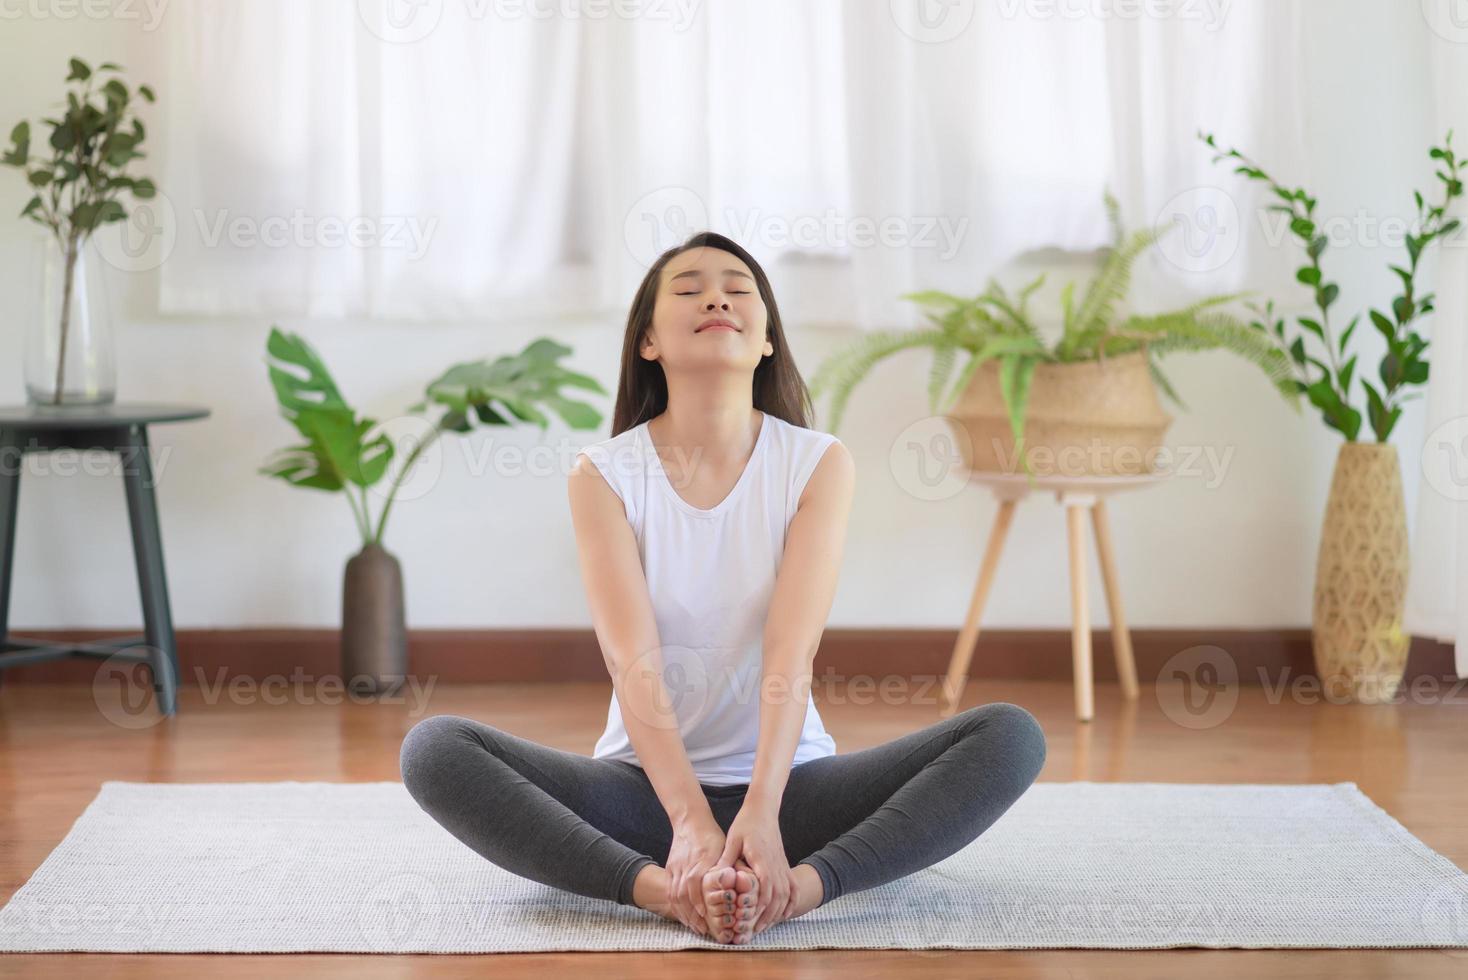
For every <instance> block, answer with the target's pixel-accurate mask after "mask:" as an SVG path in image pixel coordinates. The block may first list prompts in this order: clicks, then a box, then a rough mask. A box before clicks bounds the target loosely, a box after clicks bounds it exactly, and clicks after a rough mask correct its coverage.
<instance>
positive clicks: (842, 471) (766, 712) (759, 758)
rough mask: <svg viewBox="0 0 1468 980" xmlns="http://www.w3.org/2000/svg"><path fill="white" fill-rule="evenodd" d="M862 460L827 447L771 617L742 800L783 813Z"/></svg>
mask: <svg viewBox="0 0 1468 980" xmlns="http://www.w3.org/2000/svg"><path fill="white" fill-rule="evenodd" d="M855 485H856V466H855V464H854V462H853V461H852V458H851V453H850V452H849V451H848V450H847V448H846V446H845V445H843V444H842V443H839V442H834V443H832V444H831V445H830V446H828V447H826V451H825V453H824V454H823V455H822V456H821V461H820V462H819V463H818V464H817V465H816V468H815V472H814V473H812V474H811V478H810V480H809V481H808V482H807V483H806V485H805V490H804V492H803V493H802V494H801V495H800V500H799V502H798V503H797V505H796V512H795V517H794V518H792V519H791V521H790V531H789V533H788V534H787V536H786V539H785V553H784V556H783V557H782V558H781V559H780V570H779V572H778V574H777V576H776V578H775V589H774V595H773V596H772V597H771V599H770V608H769V612H768V614H767V617H766V619H765V630H764V661H763V677H762V680H761V685H760V704H759V742H758V746H757V748H756V749H755V760H754V774H753V777H752V778H751V780H750V785H749V790H748V792H747V793H746V795H745V803H744V805H745V806H747V807H752V808H754V809H756V810H760V809H763V810H764V811H766V812H768V813H778V812H779V809H780V798H781V797H782V796H783V795H784V793H785V783H786V780H787V779H788V778H789V776H790V767H791V764H792V763H793V761H794V759H795V750H796V748H797V747H798V746H799V745H800V732H801V729H802V728H803V727H804V724H805V713H806V699H807V695H808V692H809V691H810V685H811V672H812V664H813V662H814V661H815V656H816V647H817V646H819V645H820V642H821V633H822V632H823V631H824V630H825V627H826V616H827V615H829V614H830V612H831V602H832V600H833V599H834V598H835V595H836V579H837V576H838V574H839V572H840V568H841V552H842V549H843V546H844V543H845V539H846V522H847V519H848V518H849V517H850V515H851V500H852V496H853V494H854V492H855Z"/></svg>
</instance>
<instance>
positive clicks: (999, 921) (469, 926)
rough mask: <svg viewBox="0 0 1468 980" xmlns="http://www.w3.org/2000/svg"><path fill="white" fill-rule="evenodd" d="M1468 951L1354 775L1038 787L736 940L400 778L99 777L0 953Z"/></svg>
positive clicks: (1439, 864) (1456, 874)
mask: <svg viewBox="0 0 1468 980" xmlns="http://www.w3.org/2000/svg"><path fill="white" fill-rule="evenodd" d="M1176 946H1207V947H1248V948H1254V947H1406V946H1468V875H1464V873H1463V872H1462V871H1460V870H1458V868H1456V867H1455V866H1454V865H1453V864H1452V863H1451V862H1449V861H1448V860H1447V859H1446V858H1443V857H1442V856H1440V855H1438V854H1436V853H1434V852H1433V851H1431V850H1430V849H1428V848H1427V847H1426V846H1425V845H1424V844H1423V843H1422V842H1421V841H1419V840H1418V839H1417V838H1415V837H1413V836H1412V835H1411V834H1409V833H1408V832H1407V831H1406V830H1405V829H1404V828H1403V827H1402V826H1401V825H1400V824H1399V823H1397V822H1396V821H1395V820H1393V819H1392V818H1391V817H1390V816H1388V815H1387V814H1386V813H1385V812H1384V811H1382V810H1381V809H1380V808H1378V807H1377V806H1376V805H1375V804H1373V803H1372V802H1371V801H1370V800H1369V799H1367V798H1366V797H1365V796H1364V795H1362V793H1361V792H1360V791H1359V790H1358V789H1357V788H1356V785H1355V784H1354V783H1337V784H1335V785H1314V786H1276V785H1239V786H1213V785H1189V784H1169V783H1120V784H1118V783H1085V782H1082V783H1039V784H1037V785H1035V786H1034V787H1032V788H1031V789H1030V791H1029V792H1028V793H1026V794H1025V796H1024V797H1022V798H1021V799H1020V800H1019V802H1018V803H1016V804H1015V805H1014V806H1013V807H1012V808H1011V809H1010V811H1009V812H1008V813H1006V814H1005V815H1004V816H1003V817H1002V818H1001V819H1000V820H999V822H998V823H996V824H995V825H994V826H993V827H991V828H990V829H989V831H988V832H987V833H986V834H984V835H983V836H981V837H980V838H979V839H978V840H977V841H975V842H974V843H973V844H971V845H970V846H968V847H967V848H965V849H964V850H962V851H960V852H959V853H957V854H955V855H953V856H952V857H950V858H948V859H947V860H945V861H942V862H940V863H939V864H937V865H934V866H933V867H931V868H929V869H927V870H925V871H922V872H919V873H918V874H915V875H911V876H909V877H907V878H903V879H899V880H898V881H895V882H892V883H890V884H887V885H884V886H882V887H880V888H874V889H870V890H868V891H865V892H856V893H853V894H850V895H846V896H843V897H841V898H840V899H838V900H837V901H835V902H832V903H831V904H830V905H827V906H825V907H823V908H821V909H818V910H817V911H816V912H814V913H812V914H810V915H807V916H805V917H803V918H800V919H795V920H791V921H789V922H785V923H781V924H780V925H778V926H774V927H772V928H770V929H768V930H766V931H765V932H763V933H762V934H760V935H759V936H757V937H756V938H755V940H754V942H753V943H751V944H749V945H748V946H742V947H734V946H723V945H720V944H718V943H715V942H712V941H709V940H706V939H703V938H702V937H699V936H696V935H694V934H693V933H691V932H689V931H688V930H687V929H685V928H684V927H683V926H682V925H680V924H677V923H673V922H669V921H667V920H664V919H660V918H658V917H656V916H654V915H651V914H650V913H647V912H644V911H642V910H640V909H635V908H631V907H627V906H619V905H616V904H615V903H613V902H606V901H600V900H595V899H587V898H581V897H579V896H576V895H571V894H569V893H566V892H561V891H558V890H556V889H553V888H549V887H546V886H543V885H539V884H536V883H534V882H531V881H527V880H525V879H523V878H519V877H516V876H514V875H512V874H510V873H508V872H505V871H501V870H500V869H498V868H496V867H495V866H493V865H491V864H489V863H488V862H487V861H484V860H483V859H481V858H480V857H479V856H478V855H477V854H475V853H474V852H473V851H471V850H470V849H469V848H468V847H466V846H465V845H463V844H461V843H460V842H459V841H457V840H455V839H454V838H453V837H452V836H450V835H449V834H448V832H447V831H445V830H443V829H442V828H441V827H439V826H438V824H436V823H434V822H433V821H432V820H431V819H430V818H429V817H428V816H427V815H426V814H424V813H423V811H421V810H420V809H419V808H418V806H417V804H415V803H414V802H413V800H412V798H411V797H409V796H408V794H407V792H406V791H405V790H404V789H403V787H402V784H400V783H345V784H336V783H294V782H287V783H198V784H161V783H160V784H148V783H124V782H107V783H104V784H103V785H102V790H101V792H100V793H99V794H98V796H97V798H96V799H95V800H93V801H92V803H91V804H90V805H89V806H88V807H87V809H86V811H85V812H84V813H83V814H82V815H81V817H80V818H79V819H78V820H77V822H76V824H75V826H73V827H72V829H71V832H70V833H69V834H67V836H66V839H65V840H63V841H62V842H61V844H60V845H59V846H58V847H57V848H56V850H55V851H53V852H52V853H51V854H50V855H49V856H48V857H47V858H46V860H45V862H44V863H42V865H41V867H40V869H39V870H37V871H36V873H35V874H34V875H33V876H32V877H31V879H30V880H29V881H28V882H26V884H25V885H24V886H22V887H21V888H20V889H19V891H17V892H16V894H15V895H14V897H13V898H12V899H11V900H10V902H9V904H7V905H6V906H5V908H4V909H3V910H0V950H6V951H16V952H20V951H59V950H80V951H94V952H239V953H245V952H311V951H319V952H358V953H360V952H383V953H409V952H412V953H418V952H428V953H480V952H525V951H542V950H670V949H683V948H702V949H715V950H725V951H729V952H748V951H753V950H761V949H817V948H852V949H892V948H896V949H1035V948H1058V947H1071V948H1078V947H1079V948H1097V949H1141V948H1163V947H1176Z"/></svg>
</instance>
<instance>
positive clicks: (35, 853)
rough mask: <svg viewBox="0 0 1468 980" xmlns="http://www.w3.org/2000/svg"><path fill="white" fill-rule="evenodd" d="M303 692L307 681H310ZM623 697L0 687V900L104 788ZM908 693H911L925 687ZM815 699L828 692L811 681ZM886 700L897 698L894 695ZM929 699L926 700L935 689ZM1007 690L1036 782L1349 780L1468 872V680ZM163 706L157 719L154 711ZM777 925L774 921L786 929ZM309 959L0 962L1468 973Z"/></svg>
mask: <svg viewBox="0 0 1468 980" xmlns="http://www.w3.org/2000/svg"><path fill="white" fill-rule="evenodd" d="M303 690H305V691H306V692H307V696H309V692H310V690H311V689H310V688H309V687H307V688H304V689H303ZM609 690H610V688H609V687H608V686H607V685H597V684H574V685H572V684H568V685H513V686H512V685H504V686H472V685H465V686H456V687H450V686H447V685H444V686H440V687H438V688H436V689H434V690H432V691H431V692H430V695H429V697H428V698H427V704H426V706H425V705H424V704H423V703H422V701H423V699H422V698H418V699H416V700H415V699H407V700H405V702H404V703H403V704H401V705H396V706H393V705H370V704H351V703H346V704H337V705H331V706H327V705H323V704H320V703H300V701H302V700H305V699H306V698H304V697H301V698H298V697H293V698H291V699H289V703H284V704H270V703H265V702H264V701H263V700H262V699H260V698H254V697H245V698H242V699H239V700H238V701H232V700H231V699H230V698H229V697H228V695H227V694H224V695H221V696H219V697H217V698H215V699H213V700H212V703H211V701H210V700H208V699H207V698H206V695H205V693H204V692H202V691H201V690H199V689H198V688H190V689H187V690H186V691H185V692H184V694H183V696H182V700H181V711H180V714H179V715H178V716H177V717H176V718H174V719H172V720H169V721H166V722H162V723H159V724H154V725H145V726H144V727H138V728H125V727H121V726H119V725H117V724H115V723H113V722H112V721H109V720H108V719H107V718H106V717H104V716H103V713H101V712H99V710H98V708H97V704H96V703H95V702H94V700H93V694H92V690H91V688H90V687H88V686H82V685H57V686H49V685H29V684H14V683H12V684H7V685H4V686H3V687H0V898H4V899H6V900H8V899H9V897H10V895H11V894H12V893H14V891H15V890H16V889H17V888H18V887H20V885H21V884H22V883H23V882H24V881H25V880H26V879H27V878H28V877H29V876H30V875H31V873H32V872H33V871H34V870H35V869H36V867H37V866H38V865H40V863H41V861H42V860H43V859H44V858H45V857H46V855H47V854H48V853H49V852H50V851H51V849H52V848H54V847H55V846H56V844H57V843H58V842H59V841H60V840H61V839H62V837H64V836H65V834H66V832H67V830H68V829H69V828H70V826H71V824H72V822H73V821H74V820H75V819H76V817H77V816H78V815H79V814H80V813H81V811H82V810H83V809H84V808H85V806H86V805H87V803H88V802H89V801H90V800H91V799H92V798H93V797H94V796H95V794H96V793H97V790H98V788H99V786H100V784H101V783H102V781H103V780H106V779H118V780H133V781H160V782H211V781H245V780H286V779H296V780H332V781H343V782H351V781H361V780H383V779H397V778H398V775H399V774H398V746H399V743H400V741H401V739H402V736H403V733H404V732H405V731H407V729H408V728H410V727H411V726H412V725H413V723H414V722H415V721H417V720H418V718H420V717H423V716H425V715H430V714H445V713H452V714H463V715H469V716H473V717H477V718H481V719H484V720H486V721H490V722H492V723H494V724H496V725H499V726H501V727H504V728H506V729H508V730H510V731H512V732H514V733H516V734H518V735H523V736H525V737H527V738H533V739H536V740H538V741H542V742H545V743H547V744H550V745H554V746H557V747H560V748H565V749H569V750H572V751H577V752H583V753H589V752H590V750H591V748H592V746H593V744H594V743H595V741H596V737H597V735H598V734H600V731H601V726H602V723H603V722H604V720H605V717H606V715H605V712H606V702H607V696H608V692H609ZM914 691H915V693H916V689H914ZM838 697H839V692H837V696H833V697H830V698H829V699H826V700H825V701H824V702H823V703H821V712H822V715H823V717H824V718H825V720H826V724H827V727H828V728H829V729H830V730H831V732H832V734H833V735H834V737H835V739H836V742H837V746H838V749H839V750H840V751H851V750H854V749H858V748H863V747H866V746H868V745H873V744H876V743H878V742H881V741H884V740H886V739H889V738H893V737H895V736H897V735H900V734H903V733H905V732H908V731H911V730H913V729H916V728H919V727H921V726H923V725H926V724H929V723H931V722H932V721H934V720H936V717H937V715H936V713H935V712H936V708H934V707H933V706H932V704H930V703H922V704H917V705H914V704H891V703H883V701H882V700H881V699H872V698H868V699H866V700H868V701H869V702H871V703H867V704H854V703H850V702H851V701H855V700H858V699H857V698H855V697H851V698H840V703H837V700H838ZM817 698H818V701H820V700H821V698H822V694H821V693H820V692H818V693H817ZM889 700H890V699H889ZM924 700H926V699H924ZM987 701H1013V702H1016V703H1018V704H1021V705H1024V706H1025V707H1027V708H1029V709H1030V710H1031V711H1033V712H1034V713H1035V715H1036V716H1037V717H1038V718H1039V719H1040V721H1041V723H1042V725H1043V726H1044V728H1045V731H1046V733H1047V735H1048V737H1049V745H1050V751H1049V758H1048V761H1047V763H1046V767H1045V771H1044V773H1043V774H1042V775H1041V777H1040V778H1041V779H1042V780H1060V781H1064V780H1077V779H1090V780H1122V781H1162V782H1218V783H1230V782H1266V783H1274V782H1279V783H1320V782H1338V781H1353V782H1356V783H1358V784H1359V785H1360V787H1361V789H1362V790H1363V791H1364V792H1365V793H1366V794H1367V795H1368V796H1370V797H1371V798H1372V799H1373V800H1375V801H1376V802H1377V803H1378V804H1380V805H1381V806H1382V807H1384V808H1385V809H1386V810H1387V811H1388V812H1390V813H1391V814H1392V815H1393V816H1395V817H1396V818H1397V819H1398V820H1400V821H1401V822H1402V823H1403V824H1405V825H1406V827H1407V829H1408V830H1410V831H1412V832H1413V833H1414V834H1416V835H1417V836H1418V837H1420V838H1421V839H1422V840H1423V841H1425V842H1426V843H1427V844H1428V846H1430V847H1432V848H1434V849H1436V850H1437V851H1439V852H1440V853H1442V854H1444V855H1446V856H1447V857H1448V858H1449V859H1451V860H1452V861H1454V862H1455V863H1456V864H1457V865H1458V866H1459V867H1465V868H1468V818H1465V815H1468V780H1465V779H1464V777H1463V772H1464V769H1463V758H1464V754H1463V753H1464V744H1465V743H1464V734H1465V731H1468V704H1465V702H1468V691H1458V692H1456V694H1454V695H1453V696H1452V697H1450V698H1447V697H1445V692H1439V694H1438V696H1437V697H1435V698H1434V699H1433V701H1435V702H1436V703H1425V704H1424V703H1403V704H1398V705H1383V706H1372V707H1366V706H1342V705H1332V704H1328V703H1313V704H1310V703H1300V702H1299V701H1296V700H1291V699H1290V698H1288V697H1286V698H1284V699H1283V700H1278V699H1276V701H1277V703H1271V699H1270V697H1269V694H1268V692H1267V690H1266V689H1263V688H1258V687H1246V688H1243V689H1242V690H1241V694H1240V698H1239V701H1238V704H1237V707H1236V708H1235V709H1234V710H1233V712H1232V714H1231V715H1229V716H1228V717H1227V719H1226V720H1223V721H1222V722H1221V723H1219V724H1217V725H1215V726H1214V727H1210V728H1202V729H1194V728H1190V727H1185V726H1183V725H1179V724H1177V723H1175V722H1174V721H1173V720H1172V719H1171V717H1169V714H1168V713H1167V712H1166V711H1164V710H1163V709H1162V707H1161V706H1160V702H1159V699H1158V692H1157V691H1156V690H1155V689H1149V688H1144V690H1143V696H1142V699H1141V700H1140V701H1139V702H1131V703H1130V704H1127V703H1125V702H1123V701H1122V700H1121V698H1120V696H1119V693H1118V691H1117V690H1116V689H1115V688H1114V687H1111V686H1106V685H1103V686H1101V687H1100V688H1099V690H1098V693H1097V704H1096V720H1095V721H1094V722H1092V723H1091V724H1089V725H1082V724H1078V723H1077V722H1076V721H1075V720H1074V716H1073V714H1072V700H1071V690H1070V686H1069V685H1068V684H1065V683H1058V682H1048V681H1011V682H995V681H984V682H982V683H979V682H975V683H972V684H970V686H969V689H968V691H967V694H966V696H965V699H964V702H963V706H965V707H966V706H969V705H972V704H979V703H983V702H987ZM150 710H151V709H150ZM777 928H778V927H777ZM715 955H717V957H718V958H717V961H715V960H714V959H712V958H710V956H709V955H708V954H705V953H702V952H698V951H690V952H686V953H649V954H642V953H618V954H590V953H578V954H565V953H545V954H531V955H524V954H515V955H509V954H492V955H486V956H472V957H471V956H452V955H449V956H352V955H342V954H325V955H314V956H286V955H274V954H266V955H258V954H256V955H236V956H217V955H210V956H194V955H180V954H167V955H157V956H143V955H127V956H117V955H103V954H41V955H9V956H4V955H0V976H40V977H73V976H89V975H97V976H101V975H105V976H108V977H168V976H180V977H193V976H201V975H210V976H213V975H218V976H256V975H262V974H265V975H272V976H273V975H289V976H296V975H321V976H340V977H353V978H356V977H379V976H381V977H394V978H406V977H418V976H422V977H439V976H469V975H471V974H472V975H482V974H485V973H487V972H489V973H492V974H493V975H495V976H513V975H520V974H524V975H537V976H539V977H541V978H545V977H550V976H558V975H560V974H561V973H562V972H563V971H564V972H570V971H572V970H575V971H578V972H580V973H581V974H582V975H584V976H617V977H621V976H634V975H635V976H668V977H673V976H683V975H685V974H688V973H691V972H693V971H695V970H700V969H706V968H709V967H715V966H716V967H717V972H718V975H719V976H720V977H744V976H749V977H755V976H759V977H766V976H787V975H788V976H799V977H802V978H812V977H822V976H838V975H839V976H841V977H843V978H845V980H857V978H862V977H874V976H883V977H886V976H904V977H951V976H959V975H963V976H980V975H982V976H985V977H1015V978H1018V977H1025V978H1041V977H1052V976H1054V977H1062V976H1063V977H1068V978H1078V977H1118V978H1122V977H1125V978H1133V977H1167V978H1174V977H1183V976H1186V977H1190V978H1191V977H1205V976H1225V977H1236V976H1248V977H1252V978H1259V980H1264V978H1273V977H1286V978H1294V977H1320V978H1332V980H1341V978H1348V977H1393V978H1396V977H1429V976H1431V977H1463V976H1468V950H1456V951H1443V950H1420V951H1418V950H1409V951H1385V950H1383V951H1345V950H1340V951H1335V950H1321V951H1315V950H1303V951H1271V950H1247V951H1220V950H1176V951H1146V952H1105V951H1077V950H1060V951H1054V952H1048V951H1042V952H1020V951H1016V952H1008V951H1000V952H967V951H950V950H934V951H924V952H918V953H914V952H902V951H882V950H878V951H834V950H816V951H809V952H798V953H791V952H764V953H757V952H750V953H747V954H741V955H730V954H715Z"/></svg>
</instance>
